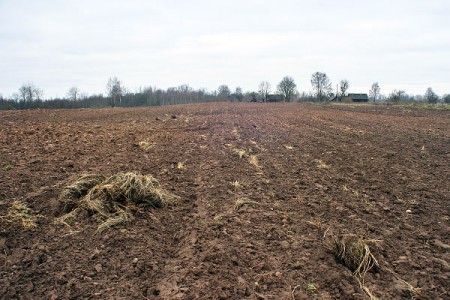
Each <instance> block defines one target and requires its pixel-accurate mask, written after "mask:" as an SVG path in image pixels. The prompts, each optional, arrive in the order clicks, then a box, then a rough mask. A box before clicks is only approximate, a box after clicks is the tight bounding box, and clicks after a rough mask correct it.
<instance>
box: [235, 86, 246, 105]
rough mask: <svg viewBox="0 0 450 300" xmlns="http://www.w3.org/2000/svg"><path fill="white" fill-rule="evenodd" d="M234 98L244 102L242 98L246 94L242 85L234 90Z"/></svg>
mask: <svg viewBox="0 0 450 300" xmlns="http://www.w3.org/2000/svg"><path fill="white" fill-rule="evenodd" d="M233 96H234V98H236V100H237V101H239V102H242V99H244V94H243V93H242V89H241V87H239V86H238V87H237V88H236V90H235V91H234V95H233Z"/></svg>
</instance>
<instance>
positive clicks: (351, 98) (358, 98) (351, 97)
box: [341, 94, 369, 102]
mask: <svg viewBox="0 0 450 300" xmlns="http://www.w3.org/2000/svg"><path fill="white" fill-rule="evenodd" d="M341 101H342V102H369V96H367V94H348V95H347V96H344V97H341Z"/></svg>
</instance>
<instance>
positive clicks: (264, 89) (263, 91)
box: [258, 81, 271, 102]
mask: <svg viewBox="0 0 450 300" xmlns="http://www.w3.org/2000/svg"><path fill="white" fill-rule="evenodd" d="M270 88H271V86H270V83H269V82H268V81H262V82H261V83H260V84H259V89H258V94H259V95H260V97H261V98H262V99H263V101H264V102H267V96H268V95H269V93H270Z"/></svg>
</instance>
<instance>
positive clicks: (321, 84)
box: [311, 72, 332, 101]
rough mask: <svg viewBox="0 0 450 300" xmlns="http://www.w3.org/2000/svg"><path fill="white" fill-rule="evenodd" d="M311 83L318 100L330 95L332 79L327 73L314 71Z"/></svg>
mask: <svg viewBox="0 0 450 300" xmlns="http://www.w3.org/2000/svg"><path fill="white" fill-rule="evenodd" d="M311 85H312V87H313V90H314V91H315V96H316V97H317V100H318V101H322V100H324V98H325V97H326V96H329V95H330V94H331V92H332V89H331V82H330V79H328V76H327V74H325V73H321V72H316V73H314V74H313V75H312V76H311Z"/></svg>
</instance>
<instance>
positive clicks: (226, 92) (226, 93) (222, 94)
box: [217, 84, 231, 100]
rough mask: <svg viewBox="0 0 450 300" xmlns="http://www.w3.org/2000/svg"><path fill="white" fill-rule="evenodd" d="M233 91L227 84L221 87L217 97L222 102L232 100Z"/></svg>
mask: <svg viewBox="0 0 450 300" xmlns="http://www.w3.org/2000/svg"><path fill="white" fill-rule="evenodd" d="M230 94H231V90H230V88H229V87H228V85H226V84H222V85H221V86H219V88H218V90H217V97H218V98H219V99H220V100H228V99H229V98H230Z"/></svg>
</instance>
